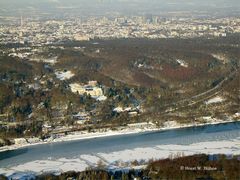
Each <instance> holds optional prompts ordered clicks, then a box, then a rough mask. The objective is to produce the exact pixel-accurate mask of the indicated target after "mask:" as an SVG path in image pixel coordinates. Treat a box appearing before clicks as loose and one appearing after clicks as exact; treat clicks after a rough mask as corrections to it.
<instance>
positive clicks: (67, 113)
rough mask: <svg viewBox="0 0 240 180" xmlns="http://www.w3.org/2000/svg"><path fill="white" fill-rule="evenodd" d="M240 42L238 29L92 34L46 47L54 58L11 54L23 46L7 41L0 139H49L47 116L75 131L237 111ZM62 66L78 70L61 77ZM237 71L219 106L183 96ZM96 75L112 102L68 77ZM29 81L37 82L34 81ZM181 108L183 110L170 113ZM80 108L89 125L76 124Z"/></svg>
mask: <svg viewBox="0 0 240 180" xmlns="http://www.w3.org/2000/svg"><path fill="white" fill-rule="evenodd" d="M95 41H97V42H98V43H97V44H96V43H94V42H95ZM239 42H240V35H239V34H233V35H230V36H228V37H224V38H215V39H204V38H197V39H162V40H147V39H122V40H108V41H103V40H92V41H89V42H65V43H63V44H56V45H55V46H54V48H53V47H52V46H45V47H40V50H41V51H39V52H40V53H39V54H38V55H39V56H40V57H47V56H49V54H51V55H56V56H58V59H57V63H56V64H53V65H51V64H47V63H44V62H34V61H29V60H28V59H19V58H17V57H9V56H8V55H7V53H6V52H8V51H10V49H12V48H18V47H19V45H17V44H13V45H8V46H2V47H1V49H2V50H1V51H0V122H1V123H0V129H1V130H0V138H1V139H3V140H4V141H3V142H2V141H1V143H2V145H3V144H9V143H10V142H9V141H8V139H11V138H16V137H22V136H25V137H32V136H37V137H42V138H44V136H45V134H43V133H42V126H43V124H45V123H48V124H50V125H52V126H53V127H57V126H63V125H66V126H73V130H82V129H89V130H94V129H96V128H101V127H112V128H114V127H117V126H124V125H126V124H128V123H130V122H141V121H146V120H147V121H154V122H157V123H158V124H159V125H161V124H162V123H163V122H164V121H166V120H172V119H173V120H177V121H178V122H180V123H184V122H185V121H192V119H193V118H195V119H197V118H199V117H201V116H203V115H205V116H206V115H213V116H215V115H217V116H219V117H221V116H226V115H228V114H234V113H236V112H238V108H239V100H240V99H239V73H240V71H239V58H240V49H239ZM27 46H28V45H23V47H27ZM62 47H64V48H62ZM75 47H80V48H78V49H76V48H75ZM83 47H84V48H83ZM31 48H39V47H31ZM20 51H25V50H20ZM213 54H217V56H213ZM218 56H220V57H221V58H217V57H218ZM176 59H183V60H184V61H185V62H186V63H187V64H188V67H182V66H180V65H179V64H178V63H177V62H176ZM59 69H60V70H70V71H72V72H73V73H74V74H75V76H74V77H73V78H71V79H69V80H64V81H60V80H59V79H57V78H56V76H55V74H54V72H55V71H56V70H59ZM232 72H235V73H234V74H233V75H231V77H229V78H228V81H227V82H226V83H224V85H223V86H222V87H221V88H222V89H221V95H224V96H225V97H226V99H227V103H225V104H220V105H219V106H214V107H206V105H205V104H204V103H202V102H204V101H199V103H196V104H195V105H193V106H186V105H185V104H186V102H188V101H186V102H185V101H184V100H188V99H189V98H191V97H193V96H194V95H197V94H199V93H201V92H204V91H207V90H208V89H211V88H214V87H216V86H218V85H219V84H220V83H221V82H222V81H223V80H224V78H226V77H228V76H229V74H231V73H232ZM91 80H95V81H97V82H98V84H99V86H101V87H102V89H103V90H104V94H105V95H106V96H107V100H106V101H104V102H97V101H96V100H94V99H93V98H91V97H89V96H88V95H81V96H79V95H77V94H74V93H72V92H71V91H70V88H69V84H70V83H73V82H80V83H87V82H88V81H91ZM30 84H35V85H36V86H39V88H31V87H29V85H30ZM204 98H206V97H204ZM190 101H192V99H189V102H190ZM178 102H180V103H178ZM118 106H122V107H135V106H141V107H142V110H143V111H142V112H141V113H140V114H139V115H138V116H136V117H129V116H128V114H127V113H121V114H118V113H114V112H113V111H112V110H113V108H114V107H118ZM176 107H178V109H179V110H178V111H174V112H172V113H166V110H167V109H169V108H176ZM179 107H181V108H179ZM219 108H221V111H220V110H219ZM79 111H87V112H88V113H89V114H90V115H91V121H90V122H89V123H88V124H86V125H85V126H75V125H74V120H73V118H72V115H73V114H76V113H78V112H79ZM186 117H187V118H186Z"/></svg>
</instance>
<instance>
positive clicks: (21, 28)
mask: <svg viewBox="0 0 240 180" xmlns="http://www.w3.org/2000/svg"><path fill="white" fill-rule="evenodd" d="M19 42H20V43H21V44H24V40H23V17H22V15H21V20H20V30H19Z"/></svg>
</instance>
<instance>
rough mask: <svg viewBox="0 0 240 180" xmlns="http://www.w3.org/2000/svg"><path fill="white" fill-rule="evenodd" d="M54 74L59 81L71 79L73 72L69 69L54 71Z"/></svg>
mask: <svg viewBox="0 0 240 180" xmlns="http://www.w3.org/2000/svg"><path fill="white" fill-rule="evenodd" d="M55 75H56V76H57V78H58V79H60V80H61V81H63V80H67V79H71V78H72V77H73V76H74V73H72V72H71V71H56V72H55Z"/></svg>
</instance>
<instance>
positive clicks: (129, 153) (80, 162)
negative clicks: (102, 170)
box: [0, 137, 240, 176]
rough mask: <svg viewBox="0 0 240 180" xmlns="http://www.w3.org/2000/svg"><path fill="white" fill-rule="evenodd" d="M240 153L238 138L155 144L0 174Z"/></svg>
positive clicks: (4, 170) (10, 169)
mask: <svg viewBox="0 0 240 180" xmlns="http://www.w3.org/2000/svg"><path fill="white" fill-rule="evenodd" d="M200 153H206V154H219V153H220V154H233V155H238V154H240V137H238V138H236V139H231V140H224V141H208V142H199V143H193V144H190V145H176V144H170V145H157V146H154V147H145V148H135V149H126V150H123V151H117V152H112V153H104V152H101V153H96V154H85V155H79V156H78V157H74V158H72V159H66V158H59V159H51V158H49V159H47V160H37V161H32V162H28V163H25V164H20V165H17V166H13V167H8V168H1V169H0V172H1V173H2V174H5V175H7V176H10V175H12V174H13V173H16V172H19V173H21V172H34V173H37V174H38V173H43V172H66V171H70V170H74V171H84V170H85V169H86V168H87V167H96V166H98V164H99V162H100V161H101V162H102V164H104V165H106V167H108V168H110V169H113V168H120V167H121V168H124V167H125V166H126V167H129V164H130V162H131V161H134V160H137V161H139V162H147V161H149V160H150V159H156V160H157V159H162V158H168V157H173V156H174V155H177V154H182V155H183V154H184V155H193V154H200Z"/></svg>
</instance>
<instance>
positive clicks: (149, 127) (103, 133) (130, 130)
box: [0, 119, 240, 153]
mask: <svg viewBox="0 0 240 180" xmlns="http://www.w3.org/2000/svg"><path fill="white" fill-rule="evenodd" d="M239 121H240V120H230V119H229V120H217V119H211V121H209V122H207V123H195V124H178V123H177V122H175V121H170V122H166V123H165V124H164V126H163V127H159V128H158V127H156V125H155V124H153V123H136V124H129V125H128V126H126V127H119V128H118V129H117V130H110V129H101V130H98V131H97V132H87V131H81V132H73V133H69V134H68V135H64V136H58V137H55V138H53V137H50V138H48V139H45V140H44V141H42V140H40V139H38V140H39V141H37V140H36V139H37V138H30V139H35V141H34V142H32V143H29V142H28V141H27V139H24V138H21V141H19V143H18V144H14V145H10V146H3V147H0V153H1V152H4V151H11V150H16V149H20V148H26V147H29V146H35V145H41V144H50V143H57V142H66V141H77V140H85V139H93V138H101V137H110V136H120V135H127V134H137V133H148V132H158V131H167V130H174V129H181V128H191V127H200V126H207V125H217V124H225V123H231V122H239ZM24 140H25V141H24ZM21 142H22V143H21Z"/></svg>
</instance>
